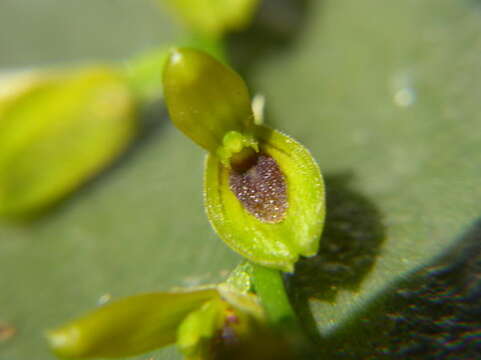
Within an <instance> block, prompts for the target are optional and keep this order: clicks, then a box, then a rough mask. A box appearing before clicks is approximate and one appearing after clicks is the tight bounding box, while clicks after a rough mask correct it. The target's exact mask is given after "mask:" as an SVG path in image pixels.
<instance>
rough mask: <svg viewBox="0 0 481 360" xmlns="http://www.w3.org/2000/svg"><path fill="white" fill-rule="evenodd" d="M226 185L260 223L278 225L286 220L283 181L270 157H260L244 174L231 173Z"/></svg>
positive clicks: (233, 171)
mask: <svg viewBox="0 0 481 360" xmlns="http://www.w3.org/2000/svg"><path fill="white" fill-rule="evenodd" d="M229 184H230V189H231V190H232V192H233V193H234V194H235V196H236V197H237V199H239V201H240V202H241V203H242V205H243V206H244V208H245V209H246V210H247V211H248V212H249V213H251V214H252V215H254V216H255V217H256V218H258V219H259V220H261V221H263V222H267V223H278V222H280V221H282V220H283V219H284V217H285V216H286V212H287V206H288V203H287V187H286V181H285V177H284V174H283V173H282V171H281V169H279V166H278V165H277V163H276V161H275V160H274V159H273V158H272V157H270V156H268V155H259V156H258V157H257V159H256V161H254V162H253V164H252V166H251V167H250V168H248V169H247V170H245V171H243V172H239V171H236V170H232V171H231V173H230V177H229Z"/></svg>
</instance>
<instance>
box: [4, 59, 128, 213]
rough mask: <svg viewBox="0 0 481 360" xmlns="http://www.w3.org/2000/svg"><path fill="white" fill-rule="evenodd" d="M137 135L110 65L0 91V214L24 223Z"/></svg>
mask: <svg viewBox="0 0 481 360" xmlns="http://www.w3.org/2000/svg"><path fill="white" fill-rule="evenodd" d="M136 132H137V121H136V116H135V104H134V100H133V99H132V96H131V92H130V89H129V88H128V86H127V85H126V81H125V79H124V78H123V76H122V75H120V74H119V73H118V72H116V71H115V70H113V69H110V68H107V67H100V66H99V67H90V68H84V69H80V70H71V71H67V70H65V71H57V72H44V73H33V74H30V75H24V76H22V77H21V78H17V79H15V78H14V79H13V80H7V81H4V82H2V84H1V86H0V215H4V216H10V217H25V216H29V215H31V214H33V213H36V212H38V211H40V210H42V209H43V208H45V207H47V206H49V205H51V204H52V203H54V202H55V201H57V200H59V199H60V198H62V197H63V196H64V195H66V194H67V193H69V192H71V191H73V190H74V189H75V188H76V187H78V186H79V185H80V184H82V183H84V182H86V181H87V180H88V179H90V178H91V177H92V176H93V175H95V174H96V173H97V172H98V171H99V170H101V169H102V168H104V167H105V166H106V165H108V164H109V163H111V162H112V161H113V160H114V159H115V158H116V157H117V156H118V155H119V154H120V153H121V152H122V151H123V150H124V149H125V148H126V146H127V145H128V144H129V143H130V142H131V140H132V139H133V138H134V136H135V135H136Z"/></svg>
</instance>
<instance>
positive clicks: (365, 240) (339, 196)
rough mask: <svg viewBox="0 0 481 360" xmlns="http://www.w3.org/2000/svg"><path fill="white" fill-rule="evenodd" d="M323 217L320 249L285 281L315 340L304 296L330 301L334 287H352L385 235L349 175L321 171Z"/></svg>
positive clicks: (371, 206) (378, 216)
mask: <svg viewBox="0 0 481 360" xmlns="http://www.w3.org/2000/svg"><path fill="white" fill-rule="evenodd" d="M324 180H325V183H326V198H327V209H326V220H325V227H324V231H323V234H322V238H321V242H320V248H319V252H318V254H317V255H316V256H313V257H311V258H304V259H301V260H300V261H299V262H298V263H297V264H296V269H295V273H294V275H292V276H290V277H289V279H287V280H288V281H287V285H288V289H289V292H290V294H291V299H292V301H293V303H294V306H295V307H296V308H297V311H298V313H299V315H300V317H301V319H302V322H303V323H304V324H306V330H307V331H308V332H309V333H310V334H311V335H312V337H313V338H314V340H319V339H318V337H319V334H318V333H317V327H316V323H315V320H314V319H313V318H312V314H311V312H310V309H309V299H311V298H315V299H318V300H321V301H329V302H334V301H335V298H336V294H337V292H338V291H339V289H341V288H342V289H348V290H352V291H356V289H357V288H358V287H359V286H360V284H361V282H362V280H363V279H364V278H365V276H366V275H367V274H368V273H369V271H370V270H371V269H372V267H373V265H374V264H375V261H376V258H377V256H378V254H379V251H380V248H381V245H382V242H383V240H384V237H385V230H384V225H383V223H382V216H381V214H380V212H379V210H378V209H377V208H376V207H375V205H374V204H373V203H372V202H371V201H370V200H368V199H367V198H366V197H365V196H363V195H362V194H360V193H359V192H358V191H356V190H355V189H354V188H353V186H352V185H351V183H352V182H353V175H351V174H350V173H341V174H336V175H328V176H325V179H324Z"/></svg>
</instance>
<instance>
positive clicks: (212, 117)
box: [164, 48, 325, 272]
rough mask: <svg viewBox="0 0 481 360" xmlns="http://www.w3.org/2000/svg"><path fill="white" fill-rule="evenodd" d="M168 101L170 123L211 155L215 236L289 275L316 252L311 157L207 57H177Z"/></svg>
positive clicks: (317, 188)
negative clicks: (265, 120) (262, 119)
mask: <svg viewBox="0 0 481 360" xmlns="http://www.w3.org/2000/svg"><path fill="white" fill-rule="evenodd" d="M164 96H165V101H166V103H167V107H168V110H169V114H170V118H171V120H172V122H173V123H174V124H175V125H176V126H177V127H178V128H179V129H180V130H181V131H182V132H184V133H185V134H186V135H187V136H188V137H190V138H191V139H192V140H193V141H194V142H195V143H197V144H198V145H200V146H201V147H203V148H204V149H206V150H207V151H208V152H209V154H208V156H207V159H206V166H205V179H204V190H205V207H206V210H207V215H208V217H209V220H210V222H211V224H212V226H213V227H214V229H215V230H216V232H217V234H218V235H219V236H220V237H221V238H222V239H223V240H224V241H225V242H226V243H227V244H228V245H229V246H230V247H231V248H232V249H234V250H235V251H237V252H238V253H239V254H241V255H243V256H244V257H246V258H247V259H249V260H250V261H253V262H255V263H259V264H261V265H264V266H268V267H272V268H276V269H280V270H283V271H288V272H291V271H292V270H293V266H294V264H295V262H296V261H297V260H298V258H299V256H301V255H302V256H312V255H315V254H316V253H317V250H318V247H319V238H320V235H321V232H322V227H323V223H324V209H325V201H324V185H323V181H322V177H321V174H320V171H319V168H318V166H317V164H316V162H315V161H314V159H313V158H312V156H311V155H310V153H309V151H308V150H307V149H306V148H304V147H303V146H302V145H300V144H299V143H298V142H296V141H295V140H293V139H292V138H290V137H288V136H287V135H284V134H282V133H281V132H279V131H276V130H273V129H271V128H269V127H267V126H264V125H260V124H257V123H258V121H257V122H256V121H255V119H254V115H253V112H252V108H251V98H250V95H249V91H248V89H247V86H246V84H245V83H244V81H243V80H242V78H241V77H240V76H239V75H238V74H237V73H235V72H234V71H233V70H232V69H230V68H229V67H227V66H225V65H223V64H221V63H220V62H218V61H216V60H215V59H214V58H212V57H210V56H209V55H207V54H205V53H202V52H200V51H196V50H192V49H186V48H182V49H175V50H173V51H172V52H171V55H170V57H169V58H168V60H167V63H166V65H165V70H164Z"/></svg>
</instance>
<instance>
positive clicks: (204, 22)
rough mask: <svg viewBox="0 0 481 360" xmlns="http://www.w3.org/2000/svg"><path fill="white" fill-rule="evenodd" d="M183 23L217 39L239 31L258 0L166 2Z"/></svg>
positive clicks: (251, 14) (247, 20)
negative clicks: (225, 34)
mask: <svg viewBox="0 0 481 360" xmlns="http://www.w3.org/2000/svg"><path fill="white" fill-rule="evenodd" d="M167 2H168V3H169V4H170V5H171V7H172V10H173V11H175V12H177V14H178V15H179V16H180V18H181V19H182V20H183V21H184V23H185V24H186V25H187V26H189V27H190V28H193V29H194V30H196V31H198V32H201V33H205V34H207V35H210V36H214V37H218V36H221V35H223V34H224V33H226V32H228V31H232V30H241V29H243V28H245V27H246V26H247V25H248V24H249V23H250V21H251V19H252V17H253V15H254V12H255V10H256V7H257V4H258V3H259V0H224V1H217V0H167Z"/></svg>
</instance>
